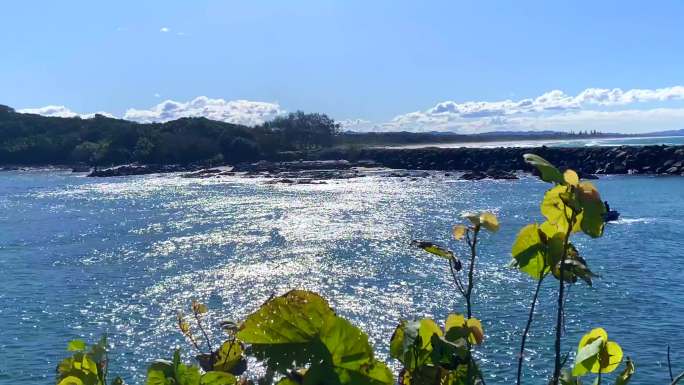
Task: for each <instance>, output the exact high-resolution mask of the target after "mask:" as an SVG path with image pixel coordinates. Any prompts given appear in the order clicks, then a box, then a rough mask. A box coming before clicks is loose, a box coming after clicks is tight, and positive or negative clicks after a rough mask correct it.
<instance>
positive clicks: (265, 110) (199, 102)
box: [123, 96, 285, 126]
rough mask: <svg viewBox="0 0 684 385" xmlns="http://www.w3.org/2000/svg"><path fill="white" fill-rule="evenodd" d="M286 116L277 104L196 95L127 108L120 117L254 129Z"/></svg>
mask: <svg viewBox="0 0 684 385" xmlns="http://www.w3.org/2000/svg"><path fill="white" fill-rule="evenodd" d="M283 113H285V110H283V109H282V108H281V107H280V105H278V104H276V103H267V102H254V101H249V100H223V99H210V98H208V97H206V96H199V97H197V98H195V99H193V100H191V101H189V102H186V103H183V102H176V101H173V100H165V101H163V102H161V103H159V104H157V105H156V106H154V107H152V108H150V109H147V110H137V109H129V110H128V111H126V113H125V114H124V116H123V118H124V119H128V120H133V121H136V122H141V123H150V122H167V121H169V120H175V119H178V118H185V117H205V118H208V119H212V120H220V121H222V122H228V123H235V124H244V125H246V126H255V125H258V124H261V123H263V122H265V121H267V120H271V119H273V118H274V117H276V116H277V115H280V114H283Z"/></svg>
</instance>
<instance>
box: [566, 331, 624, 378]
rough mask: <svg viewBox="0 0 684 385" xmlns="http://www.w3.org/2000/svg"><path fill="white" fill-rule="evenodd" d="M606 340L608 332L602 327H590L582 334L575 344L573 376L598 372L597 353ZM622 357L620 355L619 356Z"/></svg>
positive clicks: (599, 365)
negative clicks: (577, 343)
mask: <svg viewBox="0 0 684 385" xmlns="http://www.w3.org/2000/svg"><path fill="white" fill-rule="evenodd" d="M606 342H608V333H606V331H605V330H604V329H603V328H596V329H592V330H591V331H590V332H588V333H587V334H585V335H584V336H582V339H581V340H580V342H579V345H578V346H577V355H576V356H575V367H574V368H573V369H572V374H573V375H574V376H582V375H584V374H586V373H588V372H592V373H598V371H599V369H600V368H601V364H600V363H599V353H600V352H601V350H602V349H603V347H604V345H605V344H606ZM620 358H621V359H622V357H620Z"/></svg>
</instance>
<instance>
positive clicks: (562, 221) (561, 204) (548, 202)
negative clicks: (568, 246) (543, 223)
mask: <svg viewBox="0 0 684 385" xmlns="http://www.w3.org/2000/svg"><path fill="white" fill-rule="evenodd" d="M568 189H569V187H567V186H556V187H554V188H552V189H550V190H548V191H547V192H546V194H544V199H543V200H542V203H541V213H542V215H544V217H546V219H547V220H548V222H549V223H550V224H552V225H554V226H556V228H557V229H558V230H559V231H560V232H562V233H565V232H567V230H568V226H569V223H568V218H571V217H572V214H573V210H572V208H571V207H570V206H569V205H568V204H569V201H570V200H571V198H568V197H567V196H566V194H567V193H568ZM566 202H568V203H566ZM581 222H582V212H578V213H575V221H574V224H573V227H572V232H578V231H581V230H582V228H581V226H580V223H581Z"/></svg>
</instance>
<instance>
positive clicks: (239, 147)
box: [0, 105, 339, 165]
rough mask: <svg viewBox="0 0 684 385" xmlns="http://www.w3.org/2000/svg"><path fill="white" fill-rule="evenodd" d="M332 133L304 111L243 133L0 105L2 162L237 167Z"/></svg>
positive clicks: (185, 121)
mask: <svg viewBox="0 0 684 385" xmlns="http://www.w3.org/2000/svg"><path fill="white" fill-rule="evenodd" d="M338 130H339V125H338V124H337V123H335V122H334V121H333V120H332V119H330V118H328V117H327V116H325V115H323V114H305V113H303V112H296V113H291V114H289V115H287V116H282V117H277V118H276V119H274V120H273V121H270V122H267V123H265V124H263V125H261V126H257V127H247V126H242V125H237V124H231V123H225V122H219V121H213V120H209V119H206V118H181V119H178V120H174V121H170V122H166V123H147V124H141V123H135V122H131V121H127V120H122V119H114V118H108V117H105V116H102V115H96V116H95V117H93V118H91V119H82V118H79V117H74V118H58V117H45V116H40V115H35V114H23V113H18V112H16V111H14V110H13V109H12V108H10V107H7V106H2V105H0V163H2V164H26V165H31V164H59V163H62V164H67V163H87V164H93V165H108V164H121V163H129V162H141V163H160V164H172V163H181V164H185V163H192V162H200V161H213V162H214V163H220V162H241V161H249V160H254V159H258V158H261V157H264V156H268V155H270V154H272V153H275V152H278V151H288V150H302V149H311V148H321V147H326V146H331V145H333V144H334V143H335V137H336V135H337V134H338Z"/></svg>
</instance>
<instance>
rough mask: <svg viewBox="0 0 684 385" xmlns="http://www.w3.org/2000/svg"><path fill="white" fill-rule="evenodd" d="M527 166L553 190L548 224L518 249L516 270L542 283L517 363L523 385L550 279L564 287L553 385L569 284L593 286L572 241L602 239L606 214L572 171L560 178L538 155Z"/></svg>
mask: <svg viewBox="0 0 684 385" xmlns="http://www.w3.org/2000/svg"><path fill="white" fill-rule="evenodd" d="M524 159H525V161H526V162H527V163H529V164H531V165H532V166H534V167H536V168H537V170H538V171H539V175H540V179H541V180H542V181H544V182H548V183H552V184H553V185H554V186H553V187H551V188H550V189H549V190H547V192H546V194H544V198H543V200H542V202H541V206H540V211H541V214H542V215H543V216H544V217H545V218H546V221H544V222H543V223H542V224H540V225H539V224H536V223H533V224H530V225H527V226H525V227H524V228H523V229H522V230H521V231H520V233H518V237H517V239H516V240H515V242H514V244H513V248H512V250H511V253H512V255H513V261H512V263H511V264H512V265H513V266H515V267H517V268H518V269H519V270H520V271H522V272H524V273H526V274H528V275H529V276H531V277H532V278H534V279H536V280H537V285H536V288H535V293H534V296H533V298H532V305H531V306H530V312H529V316H528V319H527V324H526V326H525V330H524V332H523V336H522V340H521V346H520V355H519V357H518V374H517V384H520V383H521V373H522V362H523V354H524V351H525V342H526V339H527V334H528V332H529V329H530V325H531V323H532V318H533V314H534V309H535V305H536V301H537V298H538V294H539V289H540V287H541V283H542V280H543V279H544V278H545V277H546V276H547V275H548V274H549V273H550V274H551V275H552V276H553V277H554V278H556V279H557V280H558V282H559V287H558V299H557V315H556V337H555V344H554V350H555V360H554V371H553V377H552V380H551V383H552V384H554V385H557V384H558V383H559V381H560V375H561V369H562V358H561V336H562V328H563V314H564V305H565V284H566V283H575V282H577V280H578V279H581V280H583V281H585V282H586V283H587V284H589V285H591V284H592V278H593V277H595V274H594V273H593V272H592V271H591V270H590V269H589V267H588V265H587V262H586V260H585V259H584V258H582V257H581V256H580V254H579V251H578V249H577V248H576V247H575V245H574V244H572V242H570V238H571V236H572V235H573V234H575V233H578V232H583V233H584V234H586V235H588V236H590V237H592V238H597V237H600V236H602V235H603V229H604V226H605V222H604V219H603V216H604V214H605V213H606V208H605V206H604V204H603V201H602V200H601V196H600V194H599V192H598V190H597V189H596V187H594V185H592V184H591V183H589V182H586V181H581V180H580V178H579V176H578V175H577V173H576V172H575V171H573V170H570V169H568V170H566V171H565V172H563V173H561V172H560V170H558V169H557V168H556V167H555V166H553V165H552V164H551V163H549V162H548V161H546V160H545V159H543V158H542V157H540V156H538V155H534V154H525V155H524Z"/></svg>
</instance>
